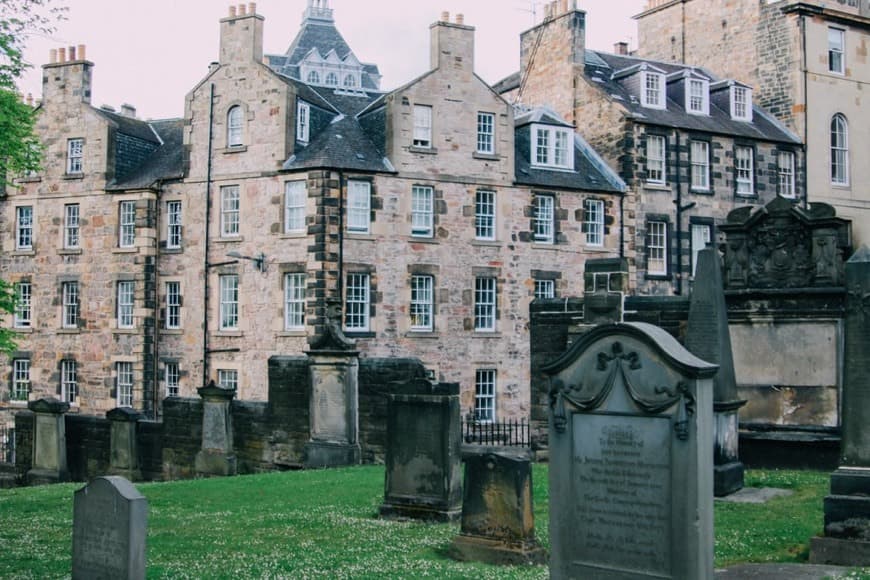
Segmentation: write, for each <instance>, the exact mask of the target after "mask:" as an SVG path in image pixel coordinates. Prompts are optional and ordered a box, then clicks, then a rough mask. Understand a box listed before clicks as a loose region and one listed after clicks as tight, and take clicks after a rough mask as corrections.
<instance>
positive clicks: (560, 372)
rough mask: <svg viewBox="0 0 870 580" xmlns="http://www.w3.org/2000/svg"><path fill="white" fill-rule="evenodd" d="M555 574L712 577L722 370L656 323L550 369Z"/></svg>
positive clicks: (601, 341)
mask: <svg viewBox="0 0 870 580" xmlns="http://www.w3.org/2000/svg"><path fill="white" fill-rule="evenodd" d="M544 370H545V372H547V374H549V375H550V384H551V390H550V393H551V394H550V402H551V406H550V422H549V429H550V433H549V435H550V550H551V552H550V575H551V577H552V578H596V579H602V580H604V579H620V580H624V579H627V578H673V579H682V580H705V579H711V578H713V477H712V476H713V455H712V452H713V440H712V433H713V429H712V420H713V417H712V415H713V385H712V377H713V375H714V374H715V373H716V370H717V367H716V365H713V364H710V363H707V362H704V361H702V360H701V359H699V358H697V357H695V356H694V355H692V354H691V353H689V352H688V351H687V350H686V349H684V348H683V347H682V346H681V345H680V344H679V343H678V342H677V341H676V340H675V339H674V338H673V337H672V336H671V335H669V334H668V333H667V332H665V331H664V330H662V329H660V328H657V327H655V326H652V325H649V324H640V323H633V324H612V325H606V326H599V327H597V328H596V329H595V330H592V331H591V332H589V333H588V334H586V335H584V336H583V337H582V338H581V339H580V340H579V341H578V342H576V343H575V344H574V345H573V346H572V347H571V349H570V350H568V352H566V353H565V354H564V355H563V356H562V357H560V358H559V359H558V360H556V361H554V362H553V363H551V364H550V365H548V366H547V367H546V368H545V369H544Z"/></svg>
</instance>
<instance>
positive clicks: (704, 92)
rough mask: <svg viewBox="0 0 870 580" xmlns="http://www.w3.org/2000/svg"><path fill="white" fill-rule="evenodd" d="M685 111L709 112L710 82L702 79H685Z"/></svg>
mask: <svg viewBox="0 0 870 580" xmlns="http://www.w3.org/2000/svg"><path fill="white" fill-rule="evenodd" d="M686 111H687V112H689V113H691V114H693V115H709V114H710V83H709V82H708V81H705V80H703V79H692V78H690V79H687V82H686Z"/></svg>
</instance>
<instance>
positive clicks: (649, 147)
mask: <svg viewBox="0 0 870 580" xmlns="http://www.w3.org/2000/svg"><path fill="white" fill-rule="evenodd" d="M667 151H668V145H667V139H666V138H665V137H664V136H662V135H649V134H648V135H647V136H646V181H647V183H654V184H656V185H664V184H665V183H667Z"/></svg>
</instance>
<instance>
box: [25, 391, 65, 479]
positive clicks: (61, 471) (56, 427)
mask: <svg viewBox="0 0 870 580" xmlns="http://www.w3.org/2000/svg"><path fill="white" fill-rule="evenodd" d="M27 408H28V409H30V410H31V411H33V413H34V415H35V416H36V418H35V421H34V423H35V425H34V433H33V466H32V468H31V469H30V471H28V472H27V483H28V484H29V485H42V484H46V483H58V482H61V481H67V480H68V479H69V469H68V468H67V460H66V418H65V417H64V415H65V414H66V412H67V411H69V403H66V402H64V401H59V400H57V399H38V400H36V401H30V402H29V403H28V404H27Z"/></svg>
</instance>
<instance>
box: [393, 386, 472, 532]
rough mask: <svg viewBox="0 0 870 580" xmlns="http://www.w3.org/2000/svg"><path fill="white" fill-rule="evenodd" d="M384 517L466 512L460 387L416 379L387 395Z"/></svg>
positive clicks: (452, 516)
mask: <svg viewBox="0 0 870 580" xmlns="http://www.w3.org/2000/svg"><path fill="white" fill-rule="evenodd" d="M387 399H388V402H387V448H386V476H385V481H384V503H383V504H382V505H381V509H380V513H381V517H386V518H412V519H420V520H432V521H455V520H457V519H459V516H460V514H461V512H462V474H461V472H460V467H461V456H460V439H461V433H460V423H459V421H460V419H459V384H458V383H433V382H431V381H428V380H426V379H414V380H412V381H410V382H409V383H407V384H404V385H401V387H399V388H397V389H396V391H395V392H393V393H392V394H390V395H387Z"/></svg>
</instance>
